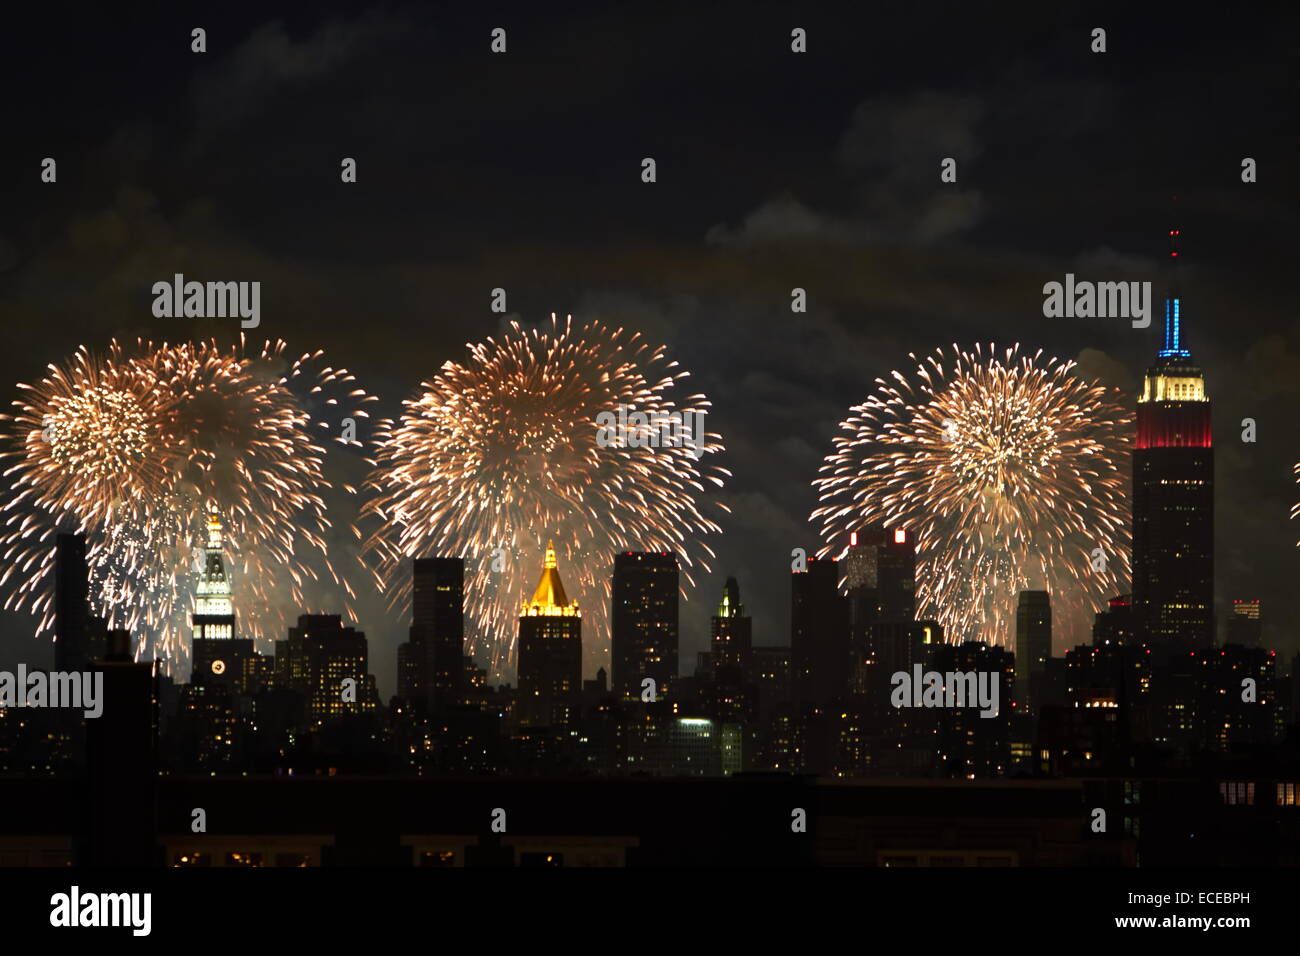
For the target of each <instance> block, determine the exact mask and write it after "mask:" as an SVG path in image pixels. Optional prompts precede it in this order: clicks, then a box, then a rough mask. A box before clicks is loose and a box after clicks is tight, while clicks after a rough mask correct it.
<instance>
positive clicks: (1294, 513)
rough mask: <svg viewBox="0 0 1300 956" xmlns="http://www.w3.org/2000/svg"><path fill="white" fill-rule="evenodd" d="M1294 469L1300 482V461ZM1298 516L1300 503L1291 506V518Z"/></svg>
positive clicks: (1298, 545)
mask: <svg viewBox="0 0 1300 956" xmlns="http://www.w3.org/2000/svg"><path fill="white" fill-rule="evenodd" d="M1292 471H1293V472H1294V474H1295V476H1296V481H1298V482H1300V462H1298V463H1297V464H1296V466H1295V468H1293V469H1292ZM1296 518H1300V504H1294V505H1292V506H1291V519H1292V520H1293V521H1294V520H1295V519H1296ZM1296 547H1297V548H1300V541H1297V542H1296Z"/></svg>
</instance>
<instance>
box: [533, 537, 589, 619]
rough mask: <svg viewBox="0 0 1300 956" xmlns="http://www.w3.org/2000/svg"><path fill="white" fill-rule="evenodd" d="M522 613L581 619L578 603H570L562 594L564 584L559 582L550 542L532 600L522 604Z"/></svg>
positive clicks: (552, 545)
mask: <svg viewBox="0 0 1300 956" xmlns="http://www.w3.org/2000/svg"><path fill="white" fill-rule="evenodd" d="M523 613H524V615H525V616H528V617H536V616H538V615H542V616H546V617H552V616H556V615H562V616H564V617H581V615H580V614H579V613H578V602H577V601H570V600H569V599H568V597H567V596H566V595H565V593H564V582H563V581H561V580H560V570H559V568H558V567H557V566H556V561H555V545H554V544H552V543H550V542H547V544H546V561H545V563H544V564H543V565H542V577H541V580H539V581H538V582H537V587H536V588H535V589H534V590H533V599H532V600H531V601H525V602H524V610H523Z"/></svg>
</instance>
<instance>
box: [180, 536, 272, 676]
mask: <svg viewBox="0 0 1300 956" xmlns="http://www.w3.org/2000/svg"><path fill="white" fill-rule="evenodd" d="M223 546H224V541H223V538H222V527H221V519H220V518H218V517H217V516H216V515H215V514H214V515H209V516H208V540H207V545H206V546H205V548H204V560H203V571H202V573H201V575H200V577H199V584H198V588H197V589H196V600H195V602H194V613H193V614H192V615H191V617H190V622H191V625H192V626H193V633H194V637H193V642H192V643H191V645H190V653H191V655H192V666H191V668H190V683H191V684H216V683H221V684H228V685H230V686H232V687H234V688H235V689H236V690H239V691H241V692H242V691H244V690H246V689H247V685H248V681H249V678H250V677H251V676H252V673H251V672H252V671H254V670H256V656H257V655H256V651H255V650H254V644H253V641H252V640H251V639H240V638H236V637H235V605H234V601H233V600H232V598H231V588H230V578H229V577H228V576H227V574H226V564H225V559H224V557H223V556H222V548H223Z"/></svg>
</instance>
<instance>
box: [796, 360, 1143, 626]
mask: <svg viewBox="0 0 1300 956" xmlns="http://www.w3.org/2000/svg"><path fill="white" fill-rule="evenodd" d="M1042 355H1043V353H1042V351H1041V350H1040V351H1039V352H1037V353H1036V354H1034V355H1033V356H1024V355H1021V354H1020V346H1019V345H1016V346H1015V347H1013V348H1008V349H1006V350H1005V351H1004V352H1003V353H1002V354H1001V356H999V355H998V354H997V351H996V349H995V347H994V346H993V345H992V344H990V345H989V347H988V352H987V354H985V352H984V351H983V349H982V348H981V347H980V346H976V348H975V350H974V351H973V352H963V351H959V350H958V349H957V347H956V346H953V349H952V354H951V356H948V355H946V354H945V353H944V350H942V349H940V350H938V351H936V352H935V353H934V354H933V355H931V356H929V357H927V358H926V359H925V360H924V361H920V360H917V358H916V356H915V355H910V356H909V357H910V358H912V359H913V360H914V361H917V362H918V365H917V368H916V371H915V373H914V375H913V376H912V377H911V378H909V377H907V376H905V375H903V374H901V373H899V372H897V371H895V372H893V373H892V375H891V376H890V378H891V380H892V381H886V380H885V379H877V380H876V383H877V385H878V386H879V387H878V388H877V389H876V391H875V392H874V393H873V394H872V395H871V396H870V397H869V398H868V399H867V400H866V401H865V402H864V403H863V404H861V405H858V406H856V407H854V408H853V409H852V410H851V414H850V416H849V418H848V419H846V420H845V421H844V422H842V423H841V425H840V428H841V429H842V430H843V431H844V432H846V433H847V434H841V435H839V436H837V437H836V438H835V439H834V445H835V451H834V452H833V453H832V454H831V455H829V456H827V458H826V460H825V463H824V464H823V465H822V467H821V469H820V472H819V474H820V477H818V478H817V479H816V480H815V481H814V482H813V484H814V486H815V487H816V488H817V489H818V490H819V491H820V502H821V504H820V507H818V508H817V509H816V510H815V511H814V512H813V515H812V517H813V519H814V520H817V519H820V520H821V523H822V529H821V533H822V538H823V541H825V542H826V546H825V547H824V548H823V549H822V552H821V554H822V556H832V555H834V554H835V553H837V552H838V551H839V550H842V548H843V546H844V544H845V543H847V541H848V533H849V532H850V531H852V530H853V529H855V528H858V527H861V526H862V525H865V524H873V523H876V524H885V525H887V526H889V527H902V528H907V529H910V530H912V531H913V532H914V533H915V534H916V536H917V539H918V545H917V598H918V600H917V605H918V614H919V615H921V616H923V617H926V618H929V619H932V620H938V621H939V622H940V623H941V624H943V625H944V629H945V636H946V637H947V639H948V640H954V641H961V640H986V641H989V642H991V643H997V644H1009V643H1011V637H1012V631H1013V627H1012V625H1013V623H1014V620H1015V606H1016V600H1017V593H1018V592H1019V591H1020V590H1023V589H1027V588H1034V589H1042V588H1046V589H1047V590H1048V591H1050V592H1051V595H1052V604H1053V611H1054V615H1053V617H1054V620H1056V621H1058V622H1060V624H1062V625H1064V627H1062V628H1058V633H1060V632H1062V631H1063V632H1064V633H1065V635H1066V640H1067V641H1069V642H1070V645H1072V644H1073V643H1077V639H1082V637H1083V634H1078V633H1071V632H1072V631H1076V630H1077V629H1078V627H1079V625H1080V624H1081V623H1082V622H1083V619H1084V616H1085V614H1086V613H1087V612H1090V611H1092V610H1095V609H1096V608H1097V607H1098V606H1099V605H1100V604H1101V602H1102V601H1103V600H1104V599H1106V598H1108V597H1111V596H1113V595H1115V594H1117V593H1120V592H1121V591H1124V590H1127V588H1128V581H1129V554H1128V548H1127V546H1126V543H1125V541H1124V536H1125V535H1126V533H1127V528H1128V519H1129V512H1128V503H1127V490H1128V481H1129V479H1128V475H1127V471H1126V462H1127V460H1128V450H1129V443H1130V437H1129V435H1130V431H1131V428H1130V426H1131V419H1132V416H1131V415H1130V414H1129V413H1128V412H1127V411H1126V410H1125V409H1124V407H1123V406H1122V405H1121V404H1119V403H1120V402H1121V401H1122V400H1123V397H1122V395H1120V393H1119V392H1118V390H1114V389H1109V390H1108V389H1107V388H1106V387H1104V386H1102V385H1101V384H1099V383H1097V382H1086V381H1083V380H1081V379H1079V378H1077V377H1075V376H1074V375H1072V374H1070V371H1071V369H1072V368H1073V367H1074V363H1073V362H1065V363H1061V362H1059V361H1058V360H1057V359H1055V358H1047V359H1045V360H1044V359H1042ZM1095 548H1101V549H1102V553H1103V555H1104V558H1105V570H1094V568H1093V550H1094V549H1095Z"/></svg>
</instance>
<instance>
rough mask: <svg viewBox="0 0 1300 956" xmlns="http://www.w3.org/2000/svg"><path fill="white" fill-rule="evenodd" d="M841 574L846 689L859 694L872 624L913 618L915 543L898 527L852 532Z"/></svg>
mask: <svg viewBox="0 0 1300 956" xmlns="http://www.w3.org/2000/svg"><path fill="white" fill-rule="evenodd" d="M844 572H845V579H846V580H845V584H846V586H847V588H848V612H847V613H848V629H849V637H848V644H849V655H850V665H849V668H850V669H849V675H848V678H849V687H850V689H851V690H852V691H853V692H854V693H859V694H860V693H865V690H866V684H867V673H868V671H869V670H870V669H871V666H872V663H873V661H874V660H875V659H876V657H877V652H876V637H875V632H876V628H877V625H878V624H880V623H887V624H899V623H906V622H910V621H912V620H913V619H914V618H915V616H916V539H915V537H914V536H913V535H912V534H911V533H910V532H908V531H907V530H906V529H904V528H885V527H883V526H882V525H871V526H868V527H865V528H862V529H860V530H858V531H855V532H853V533H852V535H850V537H849V547H848V550H847V551H846V552H845V553H844Z"/></svg>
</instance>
